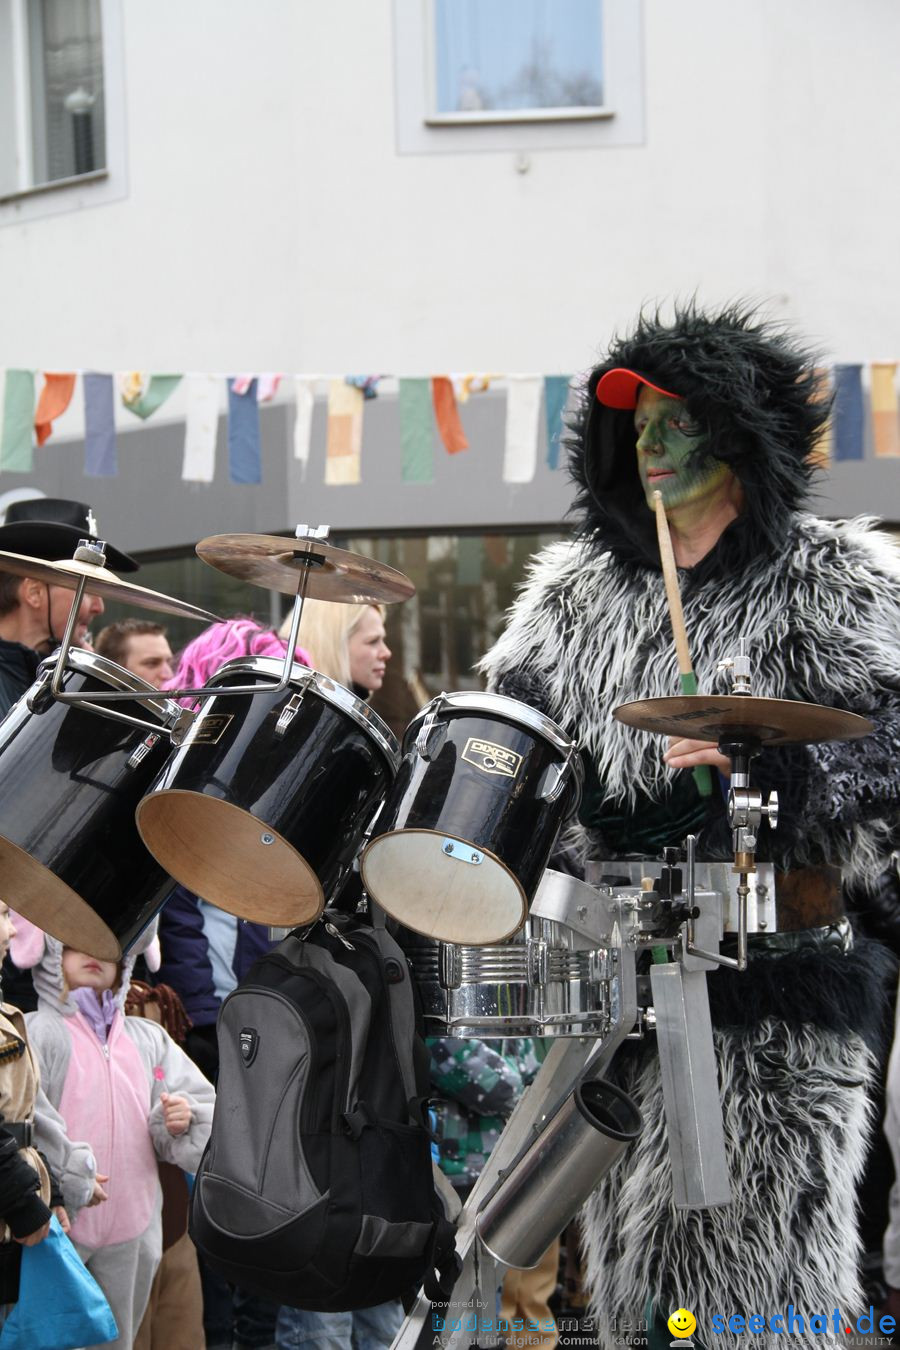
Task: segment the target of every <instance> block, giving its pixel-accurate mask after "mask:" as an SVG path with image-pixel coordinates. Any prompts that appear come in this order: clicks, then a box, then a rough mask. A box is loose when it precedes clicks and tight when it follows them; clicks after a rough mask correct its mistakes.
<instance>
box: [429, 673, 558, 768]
mask: <svg viewBox="0 0 900 1350" xmlns="http://www.w3.org/2000/svg"><path fill="white" fill-rule="evenodd" d="M445 708H460V709H462V710H463V711H472V712H478V711H486V712H491V711H493V712H496V713H497V714H498V715H499V716H501V717H506V718H508V719H509V721H511V722H517V723H519V725H524V726H526V727H528V729H529V730H531V731H536V732H537V733H538V734H539V735H541V736H543V738H544V740H546V741H549V742H550V744H551V745H552V746H553V747H554V749H556V750H560V751H562V753H563V754H565V755H569V754H571V753H572V752H573V751H574V750H576V749H577V748H578V742H577V741H575V740H572V739H571V738H570V737H568V736H567V735H566V734H565V732H564V731H563V729H562V727H561V726H559V725H558V723H556V722H554V721H552V720H551V718H549V717H547V715H546V714H545V713H542V712H538V710H537V708H531V707H529V706H528V704H527V703H520V702H519V700H518V699H515V698H510V697H509V696H508V695H507V694H494V693H491V692H489V691H488V690H480V689H465V690H460V691H458V692H457V693H453V694H438V696H437V698H433V699H432V700H431V702H430V703H426V704H425V707H424V708H422V709H420V711H419V712H417V713H416V715H415V717H414V718H413V719H412V721H411V722H410V724H409V726H408V727H407V728H406V733H405V735H404V738H403V740H404V745H405V744H406V742H407V741H408V740H409V739H410V737H411V733H412V729H413V727H415V726H417V724H418V723H419V722H421V721H422V720H423V718H425V717H427V716H428V714H429V713H432V712H437V713H440V712H442V711H443V710H444V709H445Z"/></svg>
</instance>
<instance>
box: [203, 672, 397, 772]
mask: <svg viewBox="0 0 900 1350" xmlns="http://www.w3.org/2000/svg"><path fill="white" fill-rule="evenodd" d="M283 668H284V663H283V661H281V659H280V658H279V657H277V656H239V657H236V658H235V659H234V660H233V661H226V662H225V664H224V665H223V666H220V667H219V669H218V670H217V671H216V672H215V674H214V675H212V676H211V677H210V680H209V683H210V684H215V683H216V682H217V681H220V680H221V677H222V676H223V675H226V674H237V673H239V672H242V671H249V672H251V673H258V674H261V675H273V676H275V678H276V680H278V679H280V678H281V672H282V670H283ZM290 683H291V684H295V683H296V684H303V685H307V686H308V685H312V686H313V688H314V689H315V691H316V693H317V694H320V695H321V696H322V698H323V699H324V700H325V702H326V703H331V704H333V705H334V707H336V708H340V710H341V711H342V712H345V713H346V714H347V716H348V717H349V718H351V720H352V721H354V722H356V724H357V726H360V727H362V729H363V731H366V732H368V733H369V735H370V736H371V738H372V740H373V741H375V742H376V744H377V745H378V747H379V749H380V750H381V751H382V752H383V753H384V755H385V756H386V757H387V759H388V762H389V763H390V766H391V768H392V769H393V771H394V773H395V774H396V772H397V770H398V769H399V767H400V760H401V754H400V742H399V741H398V740H397V737H396V736H395V735H394V733H393V732H392V731H391V729H390V727H389V726H388V724H387V722H385V721H384V719H383V718H381V717H379V715H378V713H377V712H375V711H374V709H372V708H370V707H369V705H368V704H367V703H366V702H365V701H364V700H363V699H361V698H359V697H357V695H356V694H354V692H353V690H352V689H348V688H347V687H346V685H343V684H339V683H338V681H337V680H333V679H332V678H331V676H330V675H323V674H322V672H321V671H320V670H314V669H313V668H312V667H311V666H301V665H298V664H297V663H296V662H294V664H293V665H292V666H291V675H290Z"/></svg>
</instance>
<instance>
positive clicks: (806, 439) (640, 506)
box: [564, 304, 829, 568]
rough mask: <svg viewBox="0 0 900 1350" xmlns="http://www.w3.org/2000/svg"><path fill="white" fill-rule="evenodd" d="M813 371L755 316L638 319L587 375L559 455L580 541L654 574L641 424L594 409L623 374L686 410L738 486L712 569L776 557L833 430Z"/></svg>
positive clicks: (789, 339) (802, 354) (706, 453)
mask: <svg viewBox="0 0 900 1350" xmlns="http://www.w3.org/2000/svg"><path fill="white" fill-rule="evenodd" d="M816 363H817V357H816V354H815V353H814V352H812V351H811V350H809V349H807V348H806V347H804V346H802V345H801V344H800V343H799V342H798V341H797V340H796V338H794V337H793V336H792V335H790V334H789V333H788V332H787V331H786V330H784V329H782V328H780V327H778V326H776V325H775V324H772V323H769V322H766V321H764V320H762V319H761V318H760V317H759V315H758V313H757V311H756V310H754V309H753V308H751V307H749V306H740V305H734V306H731V307H730V308H728V309H725V310H722V311H721V312H719V313H716V314H706V313H704V312H702V311H701V310H699V309H698V308H697V307H696V306H695V305H694V304H689V305H684V306H678V307H676V310H675V317H674V320H673V321H672V322H671V323H664V322H663V320H662V319H661V317H660V315H659V313H654V314H647V313H644V314H641V316H640V317H639V319H638V321H637V323H636V324H635V326H634V328H633V330H632V331H631V332H630V333H629V334H628V335H627V336H626V337H623V338H616V339H614V341H613V343H612V345H611V346H610V349H609V352H608V354H607V356H606V357H605V359H604V360H603V361H602V362H601V363H600V364H599V365H598V366H596V367H595V368H594V369H593V370H592V371H591V373H590V375H589V376H588V378H587V381H586V383H585V384H584V385H583V386H582V388H581V392H580V397H579V400H578V402H577V404H576V406H575V407H574V409H573V410H572V412H571V414H570V416H569V418H568V427H567V434H566V436H565V437H564V444H565V446H566V448H567V450H568V455H569V470H570V473H571V475H572V477H573V478H574V480H575V483H576V484H577V488H578V491H577V494H576V497H575V502H574V508H573V514H574V516H575V518H576V520H577V522H578V526H579V529H580V531H581V533H582V534H583V535H584V536H585V537H587V538H590V539H591V541H592V542H593V544H594V546H595V547H597V548H599V549H601V550H603V551H606V550H609V551H611V552H612V553H613V554H614V555H615V556H616V557H617V558H618V559H619V561H621V562H634V563H638V564H640V565H643V566H649V567H652V568H658V567H659V553H658V549H657V546H656V533H655V527H654V522H653V516H652V513H651V512H650V511H648V509H647V506H646V503H645V501H644V494H643V490H642V488H641V484H640V481H639V479H638V473H637V461H636V456H635V432H634V414H633V412H632V411H630V410H627V411H622V410H618V409H614V408H607V407H605V406H604V405H602V404H600V403H598V401H597V397H596V391H597V384H598V383H599V381H600V379H601V378H602V376H603V375H605V374H606V373H607V371H610V370H613V369H615V368H616V367H620V366H624V367H625V368H626V369H628V370H634V371H636V372H638V373H639V374H641V375H645V376H646V377H647V378H648V379H649V380H650V381H651V382H652V383H653V384H656V385H658V386H660V387H661V388H663V389H667V390H669V391H670V392H671V393H672V394H676V395H678V396H680V397H681V398H683V399H684V400H685V407H686V409H687V411H688V412H689V413H690V414H691V416H692V418H694V420H695V421H696V422H697V423H698V425H699V426H700V428H701V431H702V433H703V437H704V439H703V441H702V442H701V443H700V445H699V446H698V451H697V454H698V458H699V459H701V460H702V459H704V458H706V457H712V458H715V459H718V460H721V461H723V462H724V463H726V464H727V465H728V466H729V468H731V469H732V471H733V472H734V473H735V474H736V476H737V477H738V478H739V479H740V482H741V485H742V487H743V489H744V499H745V505H744V510H743V513H742V515H741V517H740V519H739V520H738V521H736V522H735V523H734V524H733V525H732V526H731V527H730V528H729V529H728V530H726V532H725V534H724V535H723V537H722V539H721V540H720V542H719V544H718V545H717V548H716V549H715V550H713V553H714V555H718V557H714V558H711V559H710V562H712V563H718V565H719V567H725V568H730V567H735V566H737V567H740V566H745V565H746V563H747V561H748V559H750V558H752V557H754V556H756V555H758V554H759V553H761V552H762V553H773V552H777V551H778V549H779V548H780V547H781V544H782V541H783V539H784V537H785V533H786V530H787V528H788V526H789V524H790V518H791V516H792V514H793V513H794V512H795V511H797V510H799V509H801V508H802V507H803V506H804V505H806V502H807V495H808V492H809V487H810V482H811V478H812V475H813V467H812V463H811V459H810V456H811V455H812V453H813V451H814V450H815V448H816V443H817V441H818V439H819V436H820V435H821V432H822V428H823V427H824V424H825V422H826V420H827V418H828V413H829V399H828V398H827V397H826V396H824V392H823V388H822V386H821V381H820V376H819V374H818V368H817V364H816ZM708 566H709V564H707V567H708Z"/></svg>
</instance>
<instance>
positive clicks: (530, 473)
mask: <svg viewBox="0 0 900 1350" xmlns="http://www.w3.org/2000/svg"><path fill="white" fill-rule="evenodd" d="M897 367H898V362H896V361H873V362H870V363H869V364H867V365H863V364H862V363H858V362H857V363H840V364H838V365H835V366H834V367H830V368H820V370H819V372H818V373H819V375H820V377H821V381H822V396H823V398H824V397H828V396H829V392H830V391H833V413H832V418H831V421H830V423H829V424H828V425H827V426H826V427H825V429H824V432H823V435H822V437H821V439H820V441H819V443H818V445H817V447H816V449H815V450H814V452H813V453H812V455H811V460H812V461H813V462H814V463H815V464H816V466H817V467H819V468H826V469H827V468H828V466H829V465H830V464H831V463H835V464H839V463H840V462H842V461H845V460H846V461H853V460H857V461H858V460H862V459H863V458H865V457H866V456H867V455H872V454H873V455H874V456H875V458H876V459H879V460H887V459H893V460H898V459H900V397H898V388H897ZM79 375H81V378H82V384H83V393H84V398H83V414H84V472H85V473H86V474H88V475H90V476H107V477H113V476H115V475H116V474H117V473H118V458H117V442H116V432H117V423H118V429H119V430H123V429H124V428H125V427H126V424H127V423H128V422H129V420H130V419H128V418H124V420H123V411H127V412H130V413H132V414H133V415H134V416H135V417H137V418H138V419H140V420H141V421H146V420H147V419H148V418H150V417H152V416H153V415H154V414H155V413H157V412H158V410H159V409H160V408H161V407H162V406H163V405H164V404H166V403H169V401H170V400H171V412H170V416H169V420H174V421H176V422H182V423H183V426H184V449H183V458H182V467H181V477H182V480H183V481H185V482H193V483H207V484H208V483H212V482H213V481H214V478H215V469H216V444H217V439H218V425H219V418H220V416H221V414H222V412H223V411H224V410H225V407H226V401H223V397H222V395H223V386H224V393H225V395H226V400H227V446H228V473H229V477H230V480H231V482H233V483H238V484H259V483H260V482H261V481H262V441H261V423H260V411H259V410H260V407H261V405H263V404H267V403H272V402H273V401H276V400H277V402H278V403H279V404H281V405H284V404H287V405H289V406H291V407H292V408H293V413H294V417H293V423H291V422H290V421H289V422H288V424H287V425H288V427H289V428H290V430H289V431H288V435H290V436H291V448H290V450H289V453H291V454H292V457H293V463H294V465H295V470H296V472H297V473H298V474H299V476H300V477H301V478H303V477H305V475H306V473H307V472H308V466H309V462H310V455H311V452H312V446H313V427H314V416H315V407H316V399H317V395H319V396H320V397H321V395H322V394H323V393H325V392H326V391H327V432H326V438H325V439H326V446H325V477H324V481H325V483H326V484H328V485H329V486H353V485H358V484H360V483H361V482H362V451H363V428H364V412H363V410H364V406H365V404H366V402H368V401H369V400H371V399H374V398H376V397H377V396H380V395H381V393H382V392H386V394H387V398H388V401H391V400H394V401H395V406H396V414H395V415H396V417H397V421H398V423H399V443H400V452H401V479H402V481H403V482H404V483H411V484H421V485H428V484H432V483H434V482H435V479H436V469H437V466H436V463H435V453H436V449H437V446H438V444H440V446H441V447H442V449H443V450H444V452H445V453H446V454H448V455H453V456H455V455H457V454H459V453H460V452H461V451H462V450H469V449H470V436H471V432H472V426H473V425H474V424H475V419H470V415H469V414H462V415H461V413H462V406H463V405H464V404H465V403H467V402H468V400H470V399H472V398H474V397H475V396H476V395H478V394H483V393H485V392H490V395H491V399H492V400H493V401H494V403H495V406H496V400H497V399H498V398H499V399H500V400H501V405H500V406H501V407H504V405H505V427H504V431H503V433H502V444H503V452H502V467H501V473H502V479H503V481H504V482H506V483H512V484H521V483H529V482H532V481H534V479H535V475H536V474H537V473H538V470H539V469H540V473H541V474H545V473H546V472H547V471H548V470H549V471H550V472H556V471H558V470H559V469H560V468H561V467H562V463H561V461H562V455H561V436H562V431H563V426H564V418H565V412H566V407H567V405H568V402H569V399H570V396H571V395H572V391H573V389H575V388H576V387H577V386H579V385H580V382H581V379H582V378H583V377H582V376H578V375H531V374H521V375H520V374H505V375H500V374H466V375H460V374H450V375H432V376H425V377H399V378H398V377H395V376H385V375H309V374H301V375H289V376H284V375H281V374H278V373H262V374H256V375H254V374H250V373H239V374H237V375H232V376H227V375H216V374H207V373H199V374H188V375H182V374H174V373H173V374H156V373H146V372H142V371H127V372H124V373H121V372H120V373H116V374H114V373H103V372H96V371H88V372H53V371H49V372H43V373H42V377H41V383H40V387H39V393H38V397H37V399H36V398H35V395H36V390H37V389H38V386H37V382H36V373H35V372H34V371H33V370H26V369H10V370H7V371H5V372H4V371H2V370H0V471H3V472H7V473H30V472H32V471H33V469H34V464H35V446H37V447H38V448H39V449H40V447H43V446H44V445H46V443H47V441H48V440H49V439H50V438H51V436H56V437H57V439H58V440H59V439H63V440H65V439H72V436H73V422H74V420H75V418H80V416H81V413H82V406H81V400H78V401H74V391H75V389H76V387H77V381H78V378H79ZM182 385H183V390H182V393H181V396H180V397H179V398H174V399H173V397H172V396H173V395H174V394H175V392H176V390H178V389H179V387H180V386H182ZM382 386H383V388H382ZM116 391H118V400H119V401H118V404H117V402H116ZM73 401H74V409H73V408H72V405H73ZM35 405H36V406H35ZM542 412H543V416H542ZM463 416H465V417H466V420H467V423H468V424H469V430H468V432H467V430H466V427H465V426H464V425H463ZM379 420H381V419H380V418H379ZM267 425H274V426H275V428H276V434H277V428H278V426H279V422H278V419H277V418H276V420H275V422H274V423H271V424H270V423H267ZM281 425H282V426H283V425H284V422H282V423H281ZM485 425H494V426H495V425H496V423H495V422H494V419H493V415H492V417H491V418H490V419H488V422H487V424H485ZM481 434H482V435H483V436H484V435H486V433H485V432H482V433H481ZM495 444H496V432H495V431H494V432H491V433H490V439H489V440H488V441H487V443H486V445H485V447H484V448H485V449H487V450H490V449H491V448H492V446H494V445H495ZM544 444H545V445H546V453H545V456H544V458H543V459H542V461H541V464H540V465H539V464H538V451H539V448H540V447H541V446H542V445H544ZM480 448H481V447H479V446H478V445H477V444H476V453H477V451H478V450H479V449H480ZM38 458H39V456H38Z"/></svg>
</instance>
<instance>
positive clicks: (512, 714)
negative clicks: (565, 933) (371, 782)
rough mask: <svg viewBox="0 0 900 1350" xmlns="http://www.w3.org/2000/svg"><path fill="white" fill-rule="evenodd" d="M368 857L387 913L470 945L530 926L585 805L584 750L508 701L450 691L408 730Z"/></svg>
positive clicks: (370, 876)
mask: <svg viewBox="0 0 900 1350" xmlns="http://www.w3.org/2000/svg"><path fill="white" fill-rule="evenodd" d="M403 748H404V751H405V754H404V758H403V762H402V764H401V766H400V771H399V773H398V775H397V780H396V782H395V784H394V787H393V789H392V790H391V791H390V792H389V793H388V796H387V799H386V801H385V804H384V809H383V811H382V813H381V815H380V816H379V817H378V821H377V823H376V829H375V838H373V839H372V841H371V842H370V843H369V844H368V845H367V847H366V849H365V851H364V853H363V855H362V859H361V864H360V866H361V871H362V876H363V882H364V884H365V887H366V890H367V891H368V892H369V894H370V895H371V896H372V897H373V898H374V899H375V900H376V901H377V902H378V904H379V905H380V906H381V907H382V909H384V910H386V911H387V913H388V914H390V915H392V916H393V917H394V918H395V919H398V920H399V921H400V922H401V923H402V924H403V925H404V926H405V927H407V928H411V929H412V930H413V931H414V932H417V933H423V934H425V935H426V936H427V937H432V938H442V939H443V940H444V941H446V942H454V943H466V944H468V945H470V946H474V945H481V944H484V943H490V942H500V941H502V940H503V939H504V938H506V937H508V936H510V934H512V933H514V932H516V931H517V930H518V929H520V928H521V927H522V924H523V923H524V920H525V915H526V914H527V912H528V906H529V903H530V901H531V899H532V898H533V896H534V893H535V891H536V890H537V886H538V883H539V881H540V879H541V875H542V873H543V871H544V868H545V867H546V865H547V860H548V858H549V857H550V851H551V849H552V848H553V844H554V841H555V839H556V835H557V833H558V831H559V827H560V825H561V823H562V821H563V820H564V818H565V817H566V815H567V814H568V813H569V812H570V811H571V810H573V809H574V807H575V806H576V805H577V803H578V799H579V795H580V789H581V763H580V760H579V759H578V757H577V754H576V746H575V742H574V741H571V740H569V739H568V737H566V736H565V734H564V733H563V732H562V731H561V730H560V728H559V727H558V726H557V725H556V724H555V722H551V721H550V719H549V718H547V717H544V716H542V714H541V713H539V712H536V711H535V710H534V709H533V708H529V707H528V706H527V705H526V704H524V703H519V702H517V701H516V700H515V699H511V698H506V697H505V696H504V695H502V694H481V693H460V694H441V695H440V696H439V697H438V698H436V699H434V700H433V701H432V702H431V703H429V704H428V705H427V707H425V708H423V709H422V711H421V712H420V713H419V714H418V716H417V717H415V718H414V719H413V721H412V722H411V723H410V725H409V727H408V728H407V731H406V735H405V737H404V741H403Z"/></svg>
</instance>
